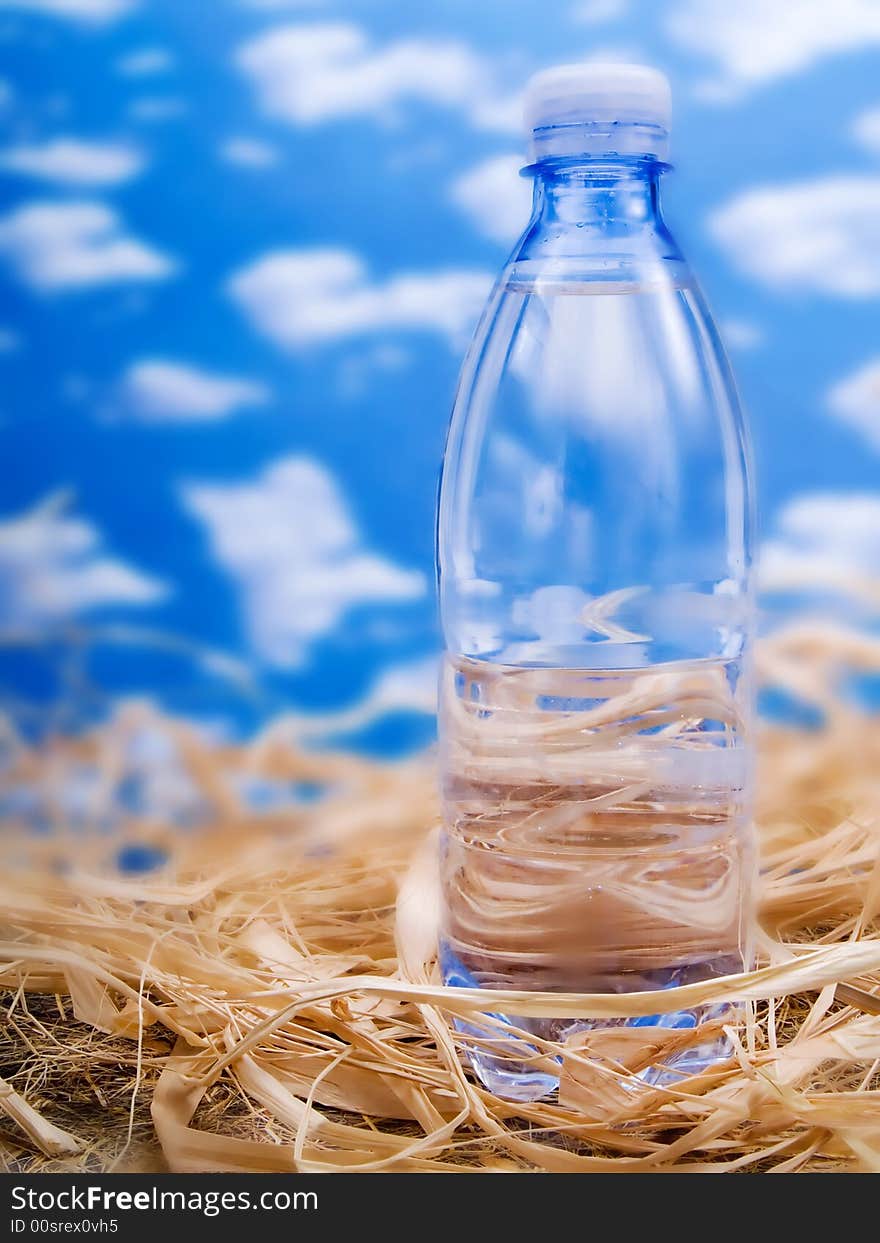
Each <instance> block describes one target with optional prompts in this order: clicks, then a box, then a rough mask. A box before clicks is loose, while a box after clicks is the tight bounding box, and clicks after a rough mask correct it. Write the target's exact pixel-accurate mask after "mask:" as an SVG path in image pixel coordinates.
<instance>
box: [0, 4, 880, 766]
mask: <svg viewBox="0 0 880 1243" xmlns="http://www.w3.org/2000/svg"><path fill="white" fill-rule="evenodd" d="M588 57H595V58H599V59H602V58H606V57H612V58H616V59H621V58H623V59H637V60H646V61H648V62H650V63H654V64H657V65H659V66H661V67H662V68H663V69H664V70H666V71H667V72H668V73H669V75H670V77H671V80H672V85H673V92H674V107H675V119H674V132H673V150H674V155H673V159H674V162H675V164H676V166H677V171H676V174H675V175H674V176H673V177H671V178H669V179H668V184H667V186H666V208H667V215H668V217H669V219H670V221H671V223H672V225H673V228H674V229H675V231H676V233H677V234H678V236H679V237H680V239H681V241H682V243H683V245H684V248H685V250H686V252H687V253H688V255H689V257H690V259H691V261H692V263H693V265H694V266H695V268H696V270H697V272H698V274H699V276H700V278H701V280H702V283H703V285H704V287H705V289H706V291H707V294H708V297H709V300H710V303H711V305H712V307H713V308H714V311H715V313H716V316H717V318H718V319H719V322H720V324H721V328H722V333H723V335H725V336H726V339H727V341H728V345H729V348H730V352H731V355H732V358H733V362H734V367H735V370H736V373H737V377H738V380H739V384H740V388H741V390H742V394H743V397H744V400H745V403H746V406H747V409H748V410H749V412H750V414H751V418H752V425H753V430H754V438H755V442H756V450H757V459H758V475H759V488H760V501H761V512H762V531H763V539H764V544H765V552H766V567H767V573H768V575H769V576H770V577H771V578H776V579H777V580H786V581H795V580H797V579H798V578H799V577H800V576H802V575H803V574H804V573H805V572H809V573H811V574H812V573H815V572H819V573H823V572H824V573H825V575H826V577H827V578H829V579H833V577H834V575H835V574H837V573H840V572H842V571H846V572H858V573H861V574H864V575H865V576H869V575H871V573H872V572H875V571H876V567H877V563H878V558H880V489H878V484H877V475H878V460H880V459H878V454H880V341H878V315H877V298H878V294H880V75H878V67H880V0H848V2H847V3H839V4H838V5H837V6H836V7H832V6H829V5H828V4H827V3H825V2H824V0H791V2H789V0H742V2H741V3H740V4H738V5H735V6H734V5H730V4H729V3H721V2H720V0H719V2H716V0H669V2H668V3H656V2H654V0H631V2H630V3H627V2H626V0H563V2H560V3H551V4H548V3H547V2H546V0H519V2H514V0H507V2H505V0H483V3H481V4H478V5H477V4H473V3H472V2H469V3H465V2H464V0H435V2H434V3H432V4H430V5H427V4H425V5H401V4H399V3H392V2H391V0H370V2H369V3H368V2H367V0H324V2H323V3H322V2H321V0H312V2H310V3H309V2H307V0H302V2H300V3H297V2H296V0H289V2H288V0H141V2H140V3H137V0H0V64H2V67H0V125H2V143H0V280H2V284H0V298H2V302H0V376H2V388H0V451H2V458H3V462H4V471H3V489H2V497H0V510H2V513H0V629H2V632H3V633H4V634H5V635H6V636H7V639H8V642H7V643H5V644H4V645H3V653H5V654H0V678H2V681H3V685H4V687H5V693H6V697H7V700H8V701H9V702H10V703H11V704H13V706H15V707H16V708H20V707H21V705H22V704H23V703H24V702H25V701H27V702H37V703H40V704H43V705H50V704H53V703H56V702H57V700H58V697H59V695H61V693H62V686H61V683H60V682H59V680H58V679H59V670H62V669H63V670H65V671H66V672H65V676H66V677H67V678H68V683H67V687H68V693H69V692H70V687H71V686H74V688H75V687H76V686H79V687H80V689H82V687H85V686H87V685H90V686H93V687H94V688H96V690H106V691H107V692H109V693H110V694H139V695H144V694H149V695H151V696H154V697H156V698H158V699H160V700H161V701H162V702H163V703H165V704H167V705H168V706H170V707H172V708H174V709H175V710H177V711H186V712H188V713H190V714H191V715H193V716H196V717H199V716H201V717H205V718H211V719H216V718H217V717H222V718H224V719H225V720H227V721H228V722H231V723H234V726H235V727H236V728H238V729H249V728H251V727H252V726H253V725H254V724H255V723H256V722H257V721H258V720H260V719H262V718H264V717H266V716H269V715H271V714H273V713H274V712H276V711H278V710H280V709H282V708H284V707H288V706H293V707H296V708H303V709H307V710H310V711H316V712H338V711H345V712H350V713H351V714H352V715H351V718H350V719H351V725H352V728H355V727H360V726H361V725H363V723H364V722H366V723H367V724H366V726H365V732H362V733H361V735H360V738H361V741H362V742H364V743H366V744H367V745H370V746H372V747H374V748H378V749H386V748H390V747H396V746H398V745H403V743H412V742H414V741H416V742H417V741H420V740H421V739H423V738H424V737H427V736H428V734H429V732H430V722H429V719H428V716H427V710H428V709H429V707H430V704H431V701H432V696H433V682H432V672H431V670H432V666H431V659H430V658H431V656H432V653H433V652H434V650H435V648H436V645H437V627H436V621H435V608H434V600H433V592H432V574H433V568H432V565H433V511H434V500H435V489H436V477H437V470H438V465H439V460H440V456H441V453H442V447H443V439H444V434H445V428H446V422H447V418H448V413H449V408H450V403H451V398H452V393H453V389H454V385H455V379H456V374H457V370H458V366H459V363H460V359H461V355H462V351H463V348H464V345H465V343H466V341H467V337H468V334H469V331H470V329H471V327H472V324H473V322H474V319H475V316H476V313H477V311H478V309H479V304H480V302H481V300H482V297H483V296H484V293H485V292H486V290H487V288H488V284H489V282H490V280H491V277H492V275H493V273H494V272H495V271H496V270H497V268H498V267H499V266H500V264H501V263H502V261H503V259H504V256H505V253H506V251H507V250H508V249H509V246H510V244H511V243H512V241H513V240H514V237H515V234H516V231H517V227H518V226H519V225H521V224H523V223H524V222H525V214H526V210H527V209H526V195H527V191H526V189H525V187H524V185H523V184H522V183H520V181H519V180H518V179H517V178H516V176H515V169H516V165H517V163H518V162H520V161H519V159H518V157H519V155H520V153H521V152H522V150H523V139H522V137H521V135H520V133H519V130H518V119H519V108H518V93H519V91H520V89H521V86H522V84H523V82H524V80H525V79H526V77H527V76H528V75H529V74H530V73H531V72H533V71H534V70H536V69H538V68H541V67H543V66H545V65H548V64H552V63H554V62H558V61H570V60H576V59H584V58H588ZM121 628H124V629H121ZM135 629H136V630H137V632H138V633H137V634H135V633H134V630H135ZM146 632H149V634H147V633H146ZM74 633H76V634H80V635H85V636H87V639H86V642H85V646H86V648H87V651H88V657H87V660H86V664H85V671H83V669H81V668H79V667H76V668H75V669H73V671H72V667H71V665H70V650H71V648H70V640H71V635H72V634H74ZM160 636H165V639H160ZM169 637H173V639H174V641H178V640H179V641H182V642H183V643H185V644H192V645H193V652H178V651H175V650H173V649H172V648H171V647H169V646H168V644H167V643H166V641H165V640H166V639H168V638H169ZM163 643H164V644H165V645H164V646H163ZM193 653H194V654H193ZM225 658H232V660H233V661H235V662H238V663H239V664H240V665H241V667H242V668H245V669H246V670H247V671H248V672H249V673H250V674H252V675H253V676H254V678H255V680H256V682H257V683H258V684H259V688H260V690H259V694H258V695H257V696H256V697H251V698H248V697H247V696H246V695H244V696H243V695H242V693H241V692H240V691H239V689H237V683H236V682H234V680H231V679H230V677H229V676H227V674H228V672H229V670H228V668H227V666H226V665H224V664H222V660H223V659H225ZM206 660H207V664H206ZM65 662H66V664H65ZM218 666H219V670H220V671H219V672H218ZM237 667H238V666H236V668H237ZM86 677H87V678H88V683H87V682H86V681H83V680H82V679H83V678H86ZM70 679H73V681H70ZM77 679H80V680H79V681H77ZM82 702H83V703H86V702H88V703H89V704H93V705H94V706H95V707H97V706H98V705H99V703H100V695H98V696H97V697H96V698H95V699H94V700H91V699H89V698H88V696H85V697H83V699H82Z"/></svg>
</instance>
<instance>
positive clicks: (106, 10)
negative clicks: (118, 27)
mask: <svg viewBox="0 0 880 1243" xmlns="http://www.w3.org/2000/svg"><path fill="white" fill-rule="evenodd" d="M137 3H138V0H0V12H2V10H3V9H15V10H17V11H18V12H23V13H45V14H46V15H47V16H48V17H64V18H69V19H70V20H71V21H78V22H86V23H94V24H96V25H101V24H103V23H104V22H113V21H116V20H117V18H120V17H124V16H125V15H126V13H130V12H131V11H132V10H133V9H134V8H135V7H136V5H137Z"/></svg>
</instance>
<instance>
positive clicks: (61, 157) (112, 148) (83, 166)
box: [0, 138, 145, 186]
mask: <svg viewBox="0 0 880 1243" xmlns="http://www.w3.org/2000/svg"><path fill="white" fill-rule="evenodd" d="M144 164H145V160H144V156H143V154H142V153H141V152H140V151H138V150H137V148H135V147H133V146H131V145H130V144H127V143H114V142H88V141H85V140H83V139H80V138H54V139H52V140H51V142H46V143H22V144H20V145H18V146H15V147H4V148H2V149H0V168H3V169H6V170H7V172H12V173H19V174H21V175H22V176H25V177H34V178H37V179H38V180H41V181H54V182H58V183H59V184H61V185H70V186H115V185H119V184H121V183H122V182H124V181H130V180H131V179H132V178H133V177H136V176H137V175H138V173H140V172H141V171H142V170H143V168H144Z"/></svg>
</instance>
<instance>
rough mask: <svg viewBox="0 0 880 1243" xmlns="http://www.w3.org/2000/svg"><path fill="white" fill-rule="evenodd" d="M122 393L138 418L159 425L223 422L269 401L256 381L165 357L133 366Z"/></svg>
mask: <svg viewBox="0 0 880 1243" xmlns="http://www.w3.org/2000/svg"><path fill="white" fill-rule="evenodd" d="M122 394H123V400H124V401H125V404H126V405H127V406H128V408H129V409H130V410H131V411H132V412H133V413H134V414H135V415H136V416H137V417H139V418H141V419H145V420H148V421H151V422H157V423H159V422H161V423H167V422H180V421H189V422H199V421H207V420H211V419H222V418H225V417H226V416H227V415H230V414H234V413H235V411H237V410H240V409H242V408H243V407H247V406H259V405H264V404H265V403H266V402H267V401H268V399H269V393H268V390H267V389H266V388H265V387H264V385H262V384H256V383H254V381H253V380H244V379H241V378H240V377H239V376H230V375H217V374H215V373H212V372H210V371H204V370H202V369H201V368H199V367H192V366H189V365H187V364H185V363H179V362H172V361H169V360H168V359H164V358H145V359H142V360H141V361H140V362H136V363H133V364H132V366H131V367H129V369H128V371H127V372H126V374H125V377H124V379H123V381H122Z"/></svg>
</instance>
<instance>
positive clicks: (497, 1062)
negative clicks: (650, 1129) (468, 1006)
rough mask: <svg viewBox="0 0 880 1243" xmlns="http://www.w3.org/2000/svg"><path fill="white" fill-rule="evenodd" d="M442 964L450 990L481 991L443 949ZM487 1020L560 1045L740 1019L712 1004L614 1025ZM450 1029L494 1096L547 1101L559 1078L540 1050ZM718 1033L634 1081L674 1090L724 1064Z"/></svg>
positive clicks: (480, 1030)
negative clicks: (612, 1033) (589, 1036)
mask: <svg viewBox="0 0 880 1243" xmlns="http://www.w3.org/2000/svg"><path fill="white" fill-rule="evenodd" d="M440 962H441V970H442V974H443V982H444V984H446V985H448V986H449V987H452V988H479V987H480V984H479V982H478V981H477V980H476V979H475V978H474V976H473V975H472V973H471V972H470V971H468V970H467V968H466V967H465V966H464V964H463V963H462V962H461V960H460V959H458V958H457V957H456V956H455V955H453V954H452V953H451V952H450V951H449V949H448V948H446V947H444V948H443V950H442V951H441V958H440ZM679 983H681V981H680V980H679V979H678V978H677V973H673V974H672V977H671V979H670V980H669V982H668V984H667V987H674V986H675V985H676V984H679ZM487 991H488V990H487ZM487 1017H488V1018H490V1019H498V1020H500V1021H501V1022H503V1023H509V1024H511V1025H512V1026H515V1027H518V1028H520V1029H522V1030H524V1031H527V1032H531V1033H533V1034H534V1035H535V1036H537V1037H538V1038H540V1039H542V1040H555V1041H558V1040H566V1039H568V1038H569V1037H571V1036H574V1035H577V1034H578V1033H580V1032H588V1031H599V1030H603V1029H604V1030H607V1029H608V1028H609V1027H614V1026H622V1027H627V1028H651V1027H655V1028H656V1027H662V1028H667V1029H676V1030H682V1029H693V1028H696V1027H699V1026H701V1025H703V1024H704V1023H709V1022H711V1023H712V1024H713V1027H714V1025H715V1024H717V1022H718V1020H719V1019H721V1018H723V1019H725V1020H728V1021H731V1022H736V1021H737V1017H738V1016H737V1012H736V1008H735V1007H734V1006H731V1005H716V1006H701V1007H697V1008H695V1009H692V1010H675V1011H672V1012H670V1013H667V1014H650V1015H644V1016H640V1017H638V1018H634V1019H626V1020H623V1021H618V1022H615V1021H614V1020H612V1021H610V1022H609V1021H608V1020H603V1019H597V1020H589V1019H587V1020H579V1019H571V1020H566V1019H523V1018H516V1017H508V1016H507V1015H504V1014H500V1013H497V1012H492V1011H487ZM454 1026H455V1029H456V1031H458V1032H460V1033H461V1034H462V1035H464V1036H466V1037H469V1038H470V1039H469V1040H468V1041H467V1043H466V1045H465V1052H466V1055H467V1059H468V1062H469V1063H470V1066H471V1068H472V1070H473V1072H474V1074H475V1075H476V1077H477V1079H478V1080H479V1081H480V1083H481V1084H482V1085H483V1087H484V1088H486V1089H487V1090H488V1091H489V1092H492V1093H493V1094H494V1095H495V1096H499V1097H501V1099H502V1100H508V1101H516V1102H520V1103H528V1102H532V1101H539V1100H546V1099H547V1098H548V1097H551V1096H552V1095H553V1094H554V1093H555V1092H556V1091H557V1090H558V1088H559V1075H558V1074H552V1073H549V1072H548V1071H547V1069H545V1068H546V1066H547V1063H548V1061H550V1060H551V1059H549V1058H548V1057H547V1056H546V1055H545V1054H542V1053H541V1051H540V1049H539V1047H538V1046H536V1045H532V1044H529V1043H528V1041H527V1040H526V1039H524V1038H523V1037H521V1036H518V1035H516V1036H515V1035H513V1034H512V1033H506V1032H501V1031H499V1030H498V1029H497V1028H496V1027H491V1026H485V1027H483V1026H480V1025H479V1023H476V1022H466V1021H465V1020H462V1019H456V1020H455V1021H454ZM716 1032H717V1027H714V1030H713V1034H712V1036H711V1037H708V1035H707V1039H706V1040H704V1041H701V1042H700V1043H699V1044H695V1045H692V1046H690V1047H689V1048H687V1049H685V1050H683V1051H682V1052H681V1053H679V1054H676V1055H673V1056H671V1057H668V1058H666V1059H665V1060H664V1061H663V1062H662V1063H661V1064H657V1065H651V1066H648V1067H646V1068H645V1069H644V1070H641V1071H639V1072H637V1074H636V1075H635V1080H636V1081H640V1082H641V1083H642V1084H644V1086H645V1087H672V1086H674V1085H676V1084H680V1083H682V1081H683V1080H685V1079H687V1078H689V1077H691V1076H693V1075H698V1074H701V1073H702V1072H703V1071H706V1070H709V1069H711V1068H712V1067H713V1066H716V1065H718V1064H719V1063H720V1062H726V1061H728V1060H729V1059H730V1058H731V1057H732V1056H733V1045H732V1043H731V1041H730V1040H729V1039H728V1037H727V1036H726V1035H724V1033H723V1032H722V1033H721V1034H717V1035H716ZM538 1061H540V1062H541V1063H542V1068H541V1069H540V1070H538V1069H536V1068H535V1066H534V1063H535V1062H538ZM552 1061H553V1062H555V1063H556V1064H559V1063H560V1062H561V1059H560V1058H559V1057H556V1058H553V1059H552Z"/></svg>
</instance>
